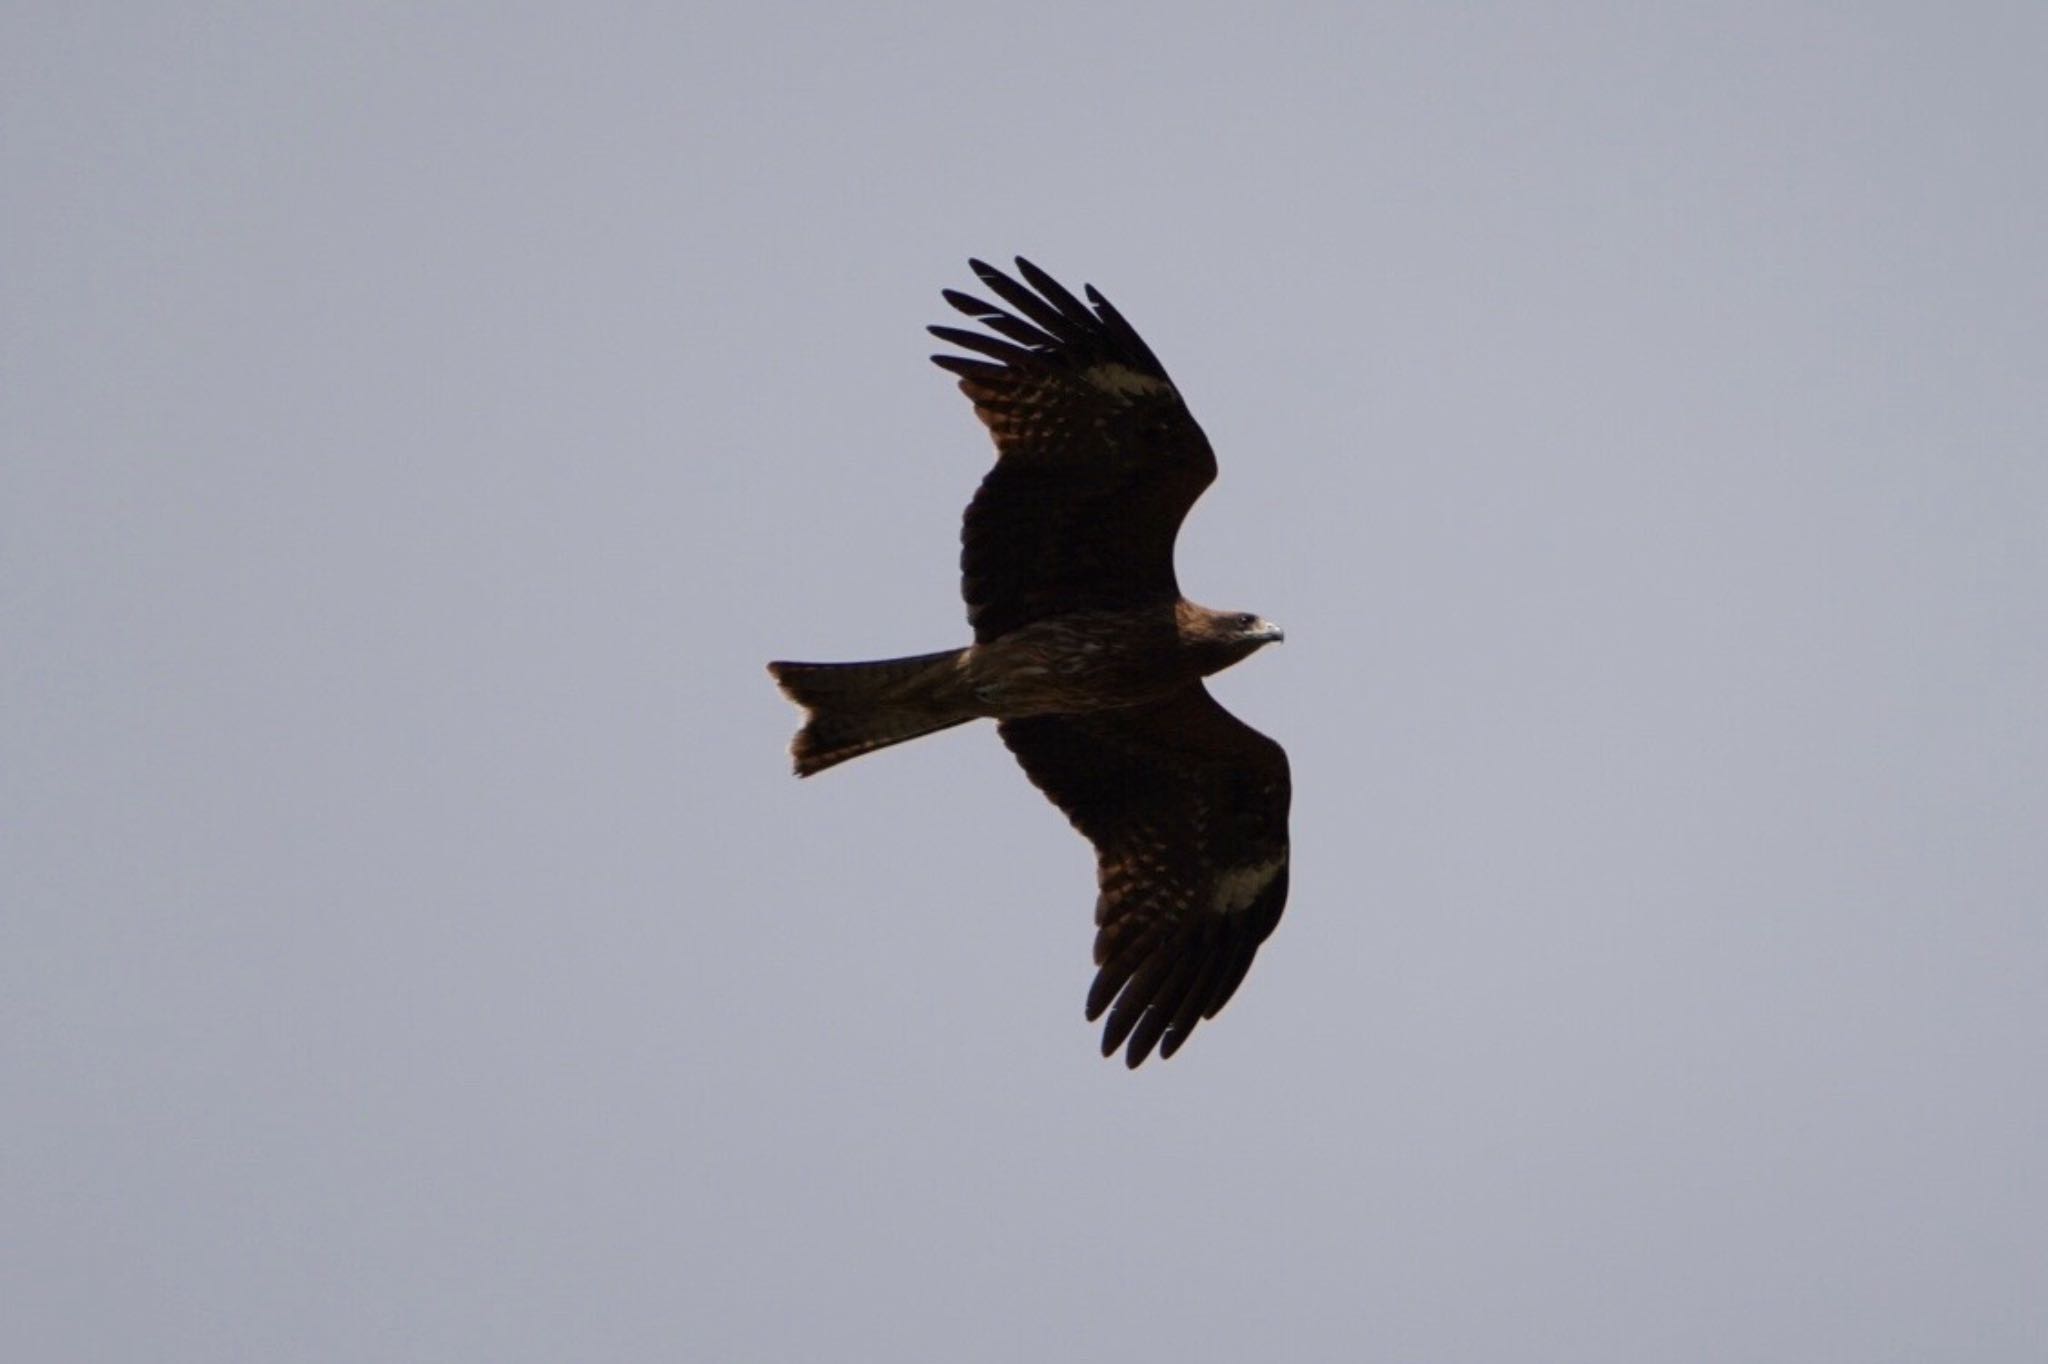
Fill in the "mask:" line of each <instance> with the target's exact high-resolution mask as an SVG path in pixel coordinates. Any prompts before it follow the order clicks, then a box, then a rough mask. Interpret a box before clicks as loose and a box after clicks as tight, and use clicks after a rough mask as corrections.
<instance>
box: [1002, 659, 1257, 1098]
mask: <svg viewBox="0 0 2048 1364" xmlns="http://www.w3.org/2000/svg"><path fill="white" fill-rule="evenodd" d="M1000 728H1001V732H1002V736H1003V742H1004V743H1005V744H1008V745H1009V747H1010V751H1011V752H1012V753H1014V754H1016V756H1017V760H1018V762H1020V763H1021V764H1022V765H1023V767H1024V771H1025V772H1026V774H1027V775H1029V776H1030V778H1031V780H1032V782H1033V783H1034V784H1035V785H1036V786H1037V787H1038V788H1039V789H1040V790H1041V791H1043V792H1045V794H1046V795H1047V796H1048V797H1049V798H1050V799H1051V800H1052V802H1053V803H1054V804H1055V805H1057V806H1059V807H1060V809H1062V810H1063V811H1065V812H1066V814H1067V817H1068V818H1069V819H1070V820H1072V821H1073V824H1074V827H1075V828H1077V829H1079V830H1080V831H1081V833H1082V834H1083V835H1085V836H1086V837H1087V838H1088V840H1089V841H1090V842H1091V843H1093V844H1094V845H1095V849H1096V858H1097V879H1098V882H1099V885H1100V889H1101V893H1100V895H1099V897H1098V898H1097V901H1096V910H1095V918H1096V925H1097V928H1096V937H1095V962H1096V966H1097V968H1098V969H1097V973H1096V977H1095V983H1094V985H1093V987H1092V988H1091V989H1090V990H1089V992H1088V1017H1089V1018H1090V1019H1095V1018H1099V1017H1101V1016H1102V1015H1103V1013H1104V1012H1105V1011H1107V1013H1108V1015H1109V1019H1108V1022H1107V1023H1106V1024H1105V1025H1104V1028H1103V1037H1102V1050H1103V1055H1105V1056H1107V1055H1110V1054H1111V1053H1113V1052H1115V1050H1116V1049H1117V1048H1118V1047H1119V1046H1126V1044H1128V1045H1127V1047H1126V1052H1125V1060H1126V1061H1127V1062H1128V1063H1129V1064H1130V1065H1132V1066H1136V1065H1138V1064H1139V1063H1140V1062H1142V1061H1143V1060H1144V1059H1145V1058H1146V1057H1147V1056H1148V1055H1150V1054H1151V1053H1152V1050H1153V1048H1154V1047H1155V1046H1156V1047H1157V1048H1158V1050H1159V1054H1160V1055H1161V1056H1171V1055H1173V1054H1174V1052H1175V1051H1177V1050H1179V1049H1180V1046H1181V1044H1182V1043H1183V1042H1185V1041H1186V1040H1187V1038H1188V1034H1189V1033H1190V1032H1192V1031H1193V1030H1194V1028H1195V1025H1196V1024H1197V1023H1199V1022H1200V1021H1201V1020H1202V1019H1204V1018H1212V1017H1214V1016H1215V1014H1216V1013H1217V1011H1218V1010H1220V1009H1221V1008H1222V1007H1223V1006H1224V1004H1225V1003H1227V1002H1228V1001H1229V999H1230V997H1231V995H1232V994H1233V993H1234V992H1235V991H1236V989H1237V987H1238V984H1239V983H1240V982H1241V981H1243V979H1244V976H1245V972H1246V971H1247V970H1248V969H1249V968H1250V967H1251V963H1252V957H1253V955H1254V954H1255V953H1257V951H1258V949H1259V944H1260V943H1262V942H1264V941H1265V940H1266V938H1267V936H1268V935H1269V934H1271V933H1272V931H1273V929H1274V926H1275V925H1277V924H1278V923H1279V922H1280V914H1281V911H1282V910H1283V909H1284V908H1285V907H1286V904H1287V865H1286V860H1287V853H1288V844H1287V807H1288V801H1289V797H1290V784H1289V780H1288V771H1287V755H1286V753H1285V752H1284V751H1283V750H1282V749H1281V747H1280V745H1278V744H1276V743H1274V742H1273V741H1272V740H1271V739H1268V738H1267V737H1266V736H1265V735H1263V734H1260V733H1259V732H1258V731H1257V730H1254V729H1252V728H1251V727H1250V726H1248V725H1246V724H1245V723H1244V722H1243V721H1241V720H1239V719H1238V718H1237V717H1236V716H1234V715H1232V714H1231V713H1230V712H1229V711H1227V710H1225V709H1224V708H1223V707H1222V706H1221V705H1219V704H1218V703H1217V702H1216V700H1215V698H1213V697H1212V696H1210V695H1209V693H1208V690H1207V689H1206V688H1204V687H1202V686H1201V685H1200V684H1199V683H1198V684H1195V685H1193V686H1191V687H1190V688H1189V689H1188V690H1187V691H1186V692H1184V693H1182V694H1181V695H1180V696H1178V697H1176V698H1174V699H1172V700H1169V701H1166V702H1163V703H1160V704H1157V705H1152V706H1144V707H1133V708H1130V709H1124V710H1114V711H1103V712H1100V713H1097V714H1094V715H1085V716H1039V717H1034V718H1031V719H1025V720H1006V721H1004V722H1003V723H1002V725H1001V726H1000ZM1276 865H1277V870H1275V871H1273V872H1272V874H1271V876H1270V878H1269V879H1268V880H1266V881H1265V882H1264V883H1263V884H1260V885H1259V886H1258V893H1257V894H1256V895H1255V896H1249V897H1247V903H1244V904H1243V905H1241V906H1240V907H1238V908H1236V909H1234V910H1232V911H1231V912H1227V913H1226V912H1219V910H1218V909H1217V907H1216V905H1217V898H1218V893H1219V889H1220V888H1224V887H1226V886H1227V885H1228V884H1230V883H1231V879H1232V876H1233V873H1235V874H1236V876H1237V878H1239V880H1240V881H1244V880H1245V879H1246V878H1248V876H1249V870H1250V869H1254V868H1260V867H1274V866H1276Z"/></svg>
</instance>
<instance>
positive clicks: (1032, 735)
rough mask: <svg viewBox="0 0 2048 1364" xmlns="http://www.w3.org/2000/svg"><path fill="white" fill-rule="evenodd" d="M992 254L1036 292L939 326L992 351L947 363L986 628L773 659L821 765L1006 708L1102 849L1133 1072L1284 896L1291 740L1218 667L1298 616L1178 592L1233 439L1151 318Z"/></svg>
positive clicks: (1013, 745) (1165, 1050)
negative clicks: (976, 462) (1189, 548)
mask: <svg viewBox="0 0 2048 1364" xmlns="http://www.w3.org/2000/svg"><path fill="white" fill-rule="evenodd" d="M973 265H974V270H975V273H976V274H977V275H978V276H979V277H980V278H981V280H982V282H983V283H984V284H986V285H987V286H988V287H989V288H990V289H991V290H993V291H994V292H995V293H996V294H997V295H998V296H1000V297H1001V298H1002V299H1003V300H1004V302H1006V303H1008V304H1009V305H1010V306H1011V308H1013V309H1015V310H1016V311H1015V313H1014V314H1013V313H1010V312H1005V311H1004V310H1002V309H1000V308H996V307H993V306H991V305H990V304H987V303H984V302H982V301H980V300H978V299H974V298H970V297H968V296H967V295H964V294H956V293H954V292H952V291H950V290H949V291H947V293H946V295H945V297H946V299H947V301H948V302H950V303H951V304H952V305H953V306H954V307H955V308H958V309H959V310H960V311H962V312H964V313H967V314H968V315H969V316H972V317H974V318H976V319H977V320H979V321H980V322H981V323H982V324H983V325H984V326H986V327H988V328H989V329H990V330H991V331H993V332H995V333H996V336H993V337H992V336H988V335H984V334H982V333H979V332H969V331H964V330H960V329H956V328H951V327H934V328H932V331H933V333H934V334H936V335H937V336H939V337H940V338H941V339H943V340H946V341H949V342H952V343H953V344H956V345H958V346H960V347H962V348H963V349H966V350H970V351H973V352H975V353H976V354H977V356H979V357H985V358H969V357H962V356H934V357H933V359H934V360H935V361H936V362H937V363H938V364H940V365H941V366H943V367H945V368H947V369H949V370H952V371H953V372H954V373H956V374H958V375H960V378H961V383H960V387H961V389H962V391H963V392H965V393H966V394H967V396H968V397H969V398H970V399H972V400H973V402H974V405H975V411H976V413H977V415H979V416H980V417H981V419H982V421H983V422H984V423H985V424H986V425H987V426H988V428H989V430H990V432H991V434H992V435H993V436H994V437H995V441H996V446H997V450H998V459H997V462H996V466H995V468H994V469H992V470H991V471H990V472H989V474H988V476H987V478H986V479H984V480H983V482H982V486H981V489H980V491H979V492H977V494H976V495H975V498H974V500H973V502H972V503H971V504H970V505H969V507H968V509H967V514H966V518H965V525H964V528H963V531H962V537H961V539H962V551H961V572H962V588H963V594H964V595H965V597H966V599H967V604H968V619H969V621H970V622H971V623H972V625H973V626H974V634H975V640H974V643H972V644H970V645H968V646H966V647H965V648H960V649H951V650H944V651H941V652H939V653H934V654H921V655H917V656H914V657H910V658H898V659H884V660H878V661H875V662H870V663H771V664H769V665H768V666H769V671H770V672H771V673H772V674H773V675H774V677H775V679H776V681H777V682H778V683H779V684H780V685H781V687H782V689H783V690H784V692H786V693H787V694H788V695H789V697H790V698H791V699H792V700H794V701H796V702H797V703H798V704H799V705H801V706H803V707H804V708H805V710H806V712H807V719H806V723H805V725H804V727H803V729H802V730H800V731H799V732H798V734H797V737H796V740H795V741H794V743H793V744H792V745H791V752H792V754H793V756H794V759H795V764H796V770H797V773H798V774H799V775H800V776H809V775H811V774H813V773H815V772H819V771H822V770H824V769H825V768H827V767H831V766H833V765H835V764H837V763H840V762H844V761H846V760H847V759H849V758H853V757H857V756H859V755H861V754H863V753H868V752H872V751H874V750H875V749H877V748H883V747H886V746H888V745H890V744H895V743H901V742H903V741H904V740H906V739H911V738H915V737H917V736H918V735H921V734H928V733H931V732H933V731H935V730H940V729H946V728H949V727H951V726H953V725H958V724H964V723H966V722H968V721H970V720H975V719H994V720H996V721H997V722H998V725H999V729H1000V732H1001V734H1002V738H1003V742H1004V743H1005V744H1007V745H1008V746H1009V748H1010V750H1011V751H1012V752H1013V753H1014V754H1015V755H1016V757H1017V759H1018V761H1019V762H1020V763H1021V764H1022V765H1023V767H1024V769H1025V772H1026V773H1027V775H1029V776H1030V778H1031V780H1032V781H1033V782H1034V783H1035V784H1036V785H1037V786H1038V787H1039V788H1040V789H1041V790H1043V791H1044V792H1045V793H1046V794H1047V796H1049V797H1050V798H1051V799H1052V800H1053V802H1054V803H1055V804H1057V805H1059V806H1060V808H1061V809H1062V810H1064V811H1065V812H1066V814H1067V816H1068V818H1069V819H1070V820H1071V821H1072V822H1073V824H1074V826H1075V827H1076V828H1077V829H1079V830H1080V831H1081V833H1082V834H1084V835H1085V836H1086V837H1087V838H1088V839H1089V840H1090V841H1091V842H1093V843H1094V844H1095V847H1096V851H1097V855H1098V878H1097V879H1098V885H1099V888H1100V894H1099V896H1098V899H1097V902H1096V922H1097V934H1096V945H1095V958H1096V964H1097V966H1098V968H1099V969H1098V972H1097V975H1096V980H1095V985H1094V987H1093V988H1092V989H1091V990H1090V992H1089V998H1088V1017H1090V1018H1091V1019H1092V1018H1096V1017H1098V1016H1100V1015H1101V1014H1102V1013H1103V1012H1104V1011H1105V1010H1107V1011H1108V1012H1109V1023H1108V1025H1107V1027H1106V1029H1105V1032H1104V1042H1103V1050H1104V1053H1105V1054H1108V1053H1110V1052H1113V1051H1115V1050H1116V1048H1117V1047H1118V1046H1120V1045H1123V1044H1124V1043H1125V1041H1126V1039H1128V1042H1129V1047H1128V1050H1127V1052H1126V1059H1127V1061H1128V1062H1129V1064H1131V1065H1133V1066H1136V1065H1137V1064H1139V1063H1140V1062H1141V1061H1143V1060H1144V1059H1145V1057H1146V1056H1147V1055H1149V1054H1150V1053H1151V1051H1152V1049H1153V1048H1154V1047H1155V1046H1157V1047H1158V1048H1159V1051H1160V1054H1161V1055H1162V1056H1171V1055H1172V1054H1173V1053H1174V1051H1175V1050H1177V1049H1178V1047H1179V1046H1180V1044H1181V1043H1182V1042H1183V1041H1184V1040H1185V1039H1186V1037H1187V1035H1188V1033H1189V1032H1190V1031H1191V1030H1192V1029H1193V1028H1194V1026H1195V1024H1196V1023H1197V1022H1199V1021H1200V1020H1201V1019H1202V1018H1206V1017H1210V1016H1213V1015H1214V1014H1215V1013H1216V1011H1217V1010H1219V1009H1221V1008H1222V1007H1223V1004H1224V1003H1225V1002H1226V1001H1227V1000H1228V999H1229V998H1230V995H1231V993H1232V992H1233V991H1234V990H1235V989H1236V988H1237V985H1238V982H1239V981H1241V980H1242V979H1243V976H1244V973H1245V971H1246V969H1247V968H1249V966H1250V965H1251V959H1252V955H1253V954H1254V953H1255V952H1256V951H1257V950H1258V947H1259V944H1260V943H1261V942H1263V941H1264V940H1265V938H1266V936H1267V935H1268V934H1270V933H1271V932H1272V930H1273V927H1274V925H1275V924H1277V923H1278V922H1279V918H1280V912H1281V910H1282V908H1283V907H1284V905H1285V903H1286V896H1287V870H1288V858H1289V850H1288V839H1287V807H1288V800H1289V781H1288V772H1287V758H1286V755H1285V753H1283V752H1282V751H1281V749H1280V746H1279V745H1278V744H1275V743H1274V742H1273V741H1272V740H1270V739H1268V738H1266V737H1265V736H1264V735H1262V734H1259V733H1258V732H1257V731H1255V730H1253V729H1251V728H1249V727H1248V726H1246V725H1244V724H1243V723H1242V722H1241V721H1239V720H1238V719H1237V718H1236V717H1235V716H1232V715H1231V714H1230V713H1229V712H1228V711H1226V710H1224V709H1223V708H1222V707H1221V706H1219V705H1218V704H1216V701H1215V700H1214V698H1212V697H1211V696H1210V695H1209V693H1208V690H1207V689H1206V688H1205V687H1204V686H1203V685H1202V679H1203V678H1205V677H1208V676H1210V675H1212V674H1214V673H1216V672H1218V671H1220V670H1221V669H1223V668H1226V667H1229V666H1230V665H1231V664H1233V663H1236V662H1238V661H1239V660H1240V659H1243V658H1245V657H1246V656H1248V655H1250V654H1251V653H1252V652H1253V651H1255V650H1257V649H1258V648H1260V647H1261V646H1263V645H1265V644H1268V643H1271V642H1273V641H1276V640H1278V639H1280V638H1281V633H1280V631H1279V630H1278V629H1277V628H1276V627H1274V626H1272V625H1270V624H1268V623H1267V622H1265V621H1263V620H1261V619H1259V618H1258V617H1257V616H1254V615H1251V614H1248V613H1243V612H1226V611H1215V610H1211V609H1210V608H1208V607H1203V606H1198V605H1196V604H1195V603H1193V602H1190V601H1188V600H1187V599H1186V598H1184V597H1182V596H1181V594H1180V589H1179V586H1178V584H1177V582H1176V580H1175V577H1174V572H1173V541H1174V538H1175V535H1176V534H1177V532H1178V530H1179V527H1180V523H1181V520H1182V518H1183V517H1184V516H1185V515H1186V512H1187V509H1188V507H1189V506H1190V505H1192V504H1193V502H1194V500H1195V498H1196V497H1197V496H1199V495H1200V493H1201V491H1202V489H1203V488H1205V487H1206V486H1207V485H1208V484H1209V482H1210V481H1211V480H1212V479H1213V478H1214V477H1215V471H1216V463H1215V456H1214V455H1213V454H1212V453H1211V452H1210V449H1209V444H1208V440H1207V438H1206V437H1204V436H1203V435H1202V432H1201V428H1200V427H1199V426H1197V425H1196V424H1195V422H1194V418H1193V417H1192V416H1190V415H1189V414H1188V411H1187V408H1186V406H1185V405H1184V404H1183V403H1182V401H1181V398H1180V394H1179V392H1178V391H1177V390H1176V389H1175V388H1174V387H1173V384H1172V381H1171V380H1169V379H1168V378H1167V377H1166V372H1165V370H1164V369H1163V368H1162V367H1161V366H1160V364H1159V361H1158V359H1157V358H1156V357H1155V356H1153V354H1152V352H1151V350H1150V349H1149V348H1148V347H1147V346H1146V345H1145V343H1144V342H1143V341H1142V340H1140V339H1139V338H1138V335H1137V333H1136V332H1135V331H1133V330H1132V329H1131V327H1130V324H1129V323H1127V322H1125V321H1124V319H1123V317H1122V316H1121V315H1120V314H1118V313H1117V311H1116V310H1115V309H1114V308H1113V307H1111V306H1110V305H1109V302H1108V300H1106V299H1104V298H1103V297H1102V296H1101V295H1099V294H1097V293H1096V292H1095V291H1094V290H1093V289H1090V290H1088V291H1087V294H1088V298H1089V302H1090V304H1092V305H1093V307H1092V309H1091V308H1090V307H1089V306H1088V305H1085V304H1083V303H1082V302H1081V301H1080V300H1079V299H1077V298H1075V297H1074V296H1073V295H1072V294H1070V293H1068V292H1067V291H1066V290H1065V289H1064V288H1062V287H1061V286H1060V285H1059V284H1058V283H1057V282H1055V281H1054V280H1052V279H1051V277H1050V276H1047V275H1046V274H1045V273H1044V272H1043V271H1041V270H1038V269H1037V268H1036V267H1035V266H1033V265H1031V264H1030V263H1029V262H1028V261H1024V260H1022V259H1020V260H1019V261H1018V262H1017V266H1018V270H1019V272H1020V273H1021V274H1022V275H1023V277H1024V279H1025V280H1026V281H1028V283H1029V284H1030V286H1031V287H1030V288H1026V287H1025V286H1024V285H1023V284H1020V283H1019V282H1018V281H1016V280H1014V279H1012V278H1010V277H1009V276H1007V275H1005V274H1003V273H1002V272H1000V271H998V270H995V269H993V268H991V267H989V266H987V265H984V264H982V263H981V262H979V261H976V262H974V263H973ZM1033 290H1036V292H1033Z"/></svg>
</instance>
